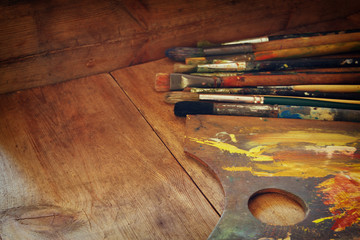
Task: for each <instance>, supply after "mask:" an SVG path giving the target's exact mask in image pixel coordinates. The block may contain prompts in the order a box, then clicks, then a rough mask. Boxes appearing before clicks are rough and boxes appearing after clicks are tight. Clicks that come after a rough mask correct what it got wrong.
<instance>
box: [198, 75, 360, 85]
mask: <svg viewBox="0 0 360 240" xmlns="http://www.w3.org/2000/svg"><path fill="white" fill-rule="evenodd" d="M221 80H222V81H221V84H220V85H217V86H215V85H214V86H213V87H251V86H281V85H283V86H286V85H287V86H289V85H303V84H351V83H352V84H356V83H359V80H360V73H324V74H322V73H319V74H316V73H296V74H278V75H271V74H244V75H243V76H229V77H222V78H221ZM197 87H201V86H197Z"/></svg>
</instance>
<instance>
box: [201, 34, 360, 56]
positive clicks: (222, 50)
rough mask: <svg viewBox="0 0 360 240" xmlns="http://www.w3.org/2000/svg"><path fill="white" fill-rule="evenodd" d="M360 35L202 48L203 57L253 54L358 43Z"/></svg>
mask: <svg viewBox="0 0 360 240" xmlns="http://www.w3.org/2000/svg"><path fill="white" fill-rule="evenodd" d="M359 40H360V33H359V32H355V33H348V34H332V35H324V36H313V37H299V38H291V39H280V40H276V41H268V42H260V43H253V44H252V43H240V44H232V45H225V46H219V47H210V48H204V49H203V53H204V55H205V56H215V55H226V54H234V53H253V52H260V51H269V50H279V49H288V48H299V47H309V46H315V45H323V44H334V43H340V42H350V41H359Z"/></svg>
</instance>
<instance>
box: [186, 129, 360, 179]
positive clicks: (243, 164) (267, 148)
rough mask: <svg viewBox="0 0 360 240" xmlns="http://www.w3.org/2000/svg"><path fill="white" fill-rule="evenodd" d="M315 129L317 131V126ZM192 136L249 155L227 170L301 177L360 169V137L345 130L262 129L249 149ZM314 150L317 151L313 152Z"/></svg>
mask: <svg viewBox="0 0 360 240" xmlns="http://www.w3.org/2000/svg"><path fill="white" fill-rule="evenodd" d="M314 130H315V132H316V129H314ZM229 135H230V134H229ZM232 135H233V134H232ZM234 137H235V135H234ZM188 138H189V140H190V141H194V142H197V143H200V144H205V145H208V146H212V147H215V148H218V149H219V150H221V151H226V152H229V153H231V154H243V155H245V156H247V157H249V159H243V160H242V161H239V162H238V163H236V164H235V165H234V166H223V167H222V169H223V170H225V171H230V172H244V171H247V172H251V173H252V174H253V175H256V176H266V177H273V176H281V177H301V178H310V177H326V176H328V175H332V174H337V173H338V172H340V171H345V172H346V171H349V170H350V169H351V171H352V172H353V173H355V174H358V173H360V163H359V162H354V161H353V160H354V159H353V156H354V154H355V152H356V151H357V149H356V148H355V147H354V146H355V145H354V143H356V142H357V141H358V138H357V137H354V136H349V135H345V134H340V133H328V132H316V133H314V134H309V132H307V131H289V132H285V133H258V134H255V135H252V136H250V135H249V138H250V139H251V141H249V142H248V143H247V146H248V148H250V149H249V150H245V149H240V148H238V147H237V146H235V145H233V144H229V143H224V142H221V141H212V140H209V139H200V138H192V137H188ZM284 146H286V147H284ZM299 146H300V148H299ZM301 149H303V151H302V150H301ZM274 150H276V151H275V152H276V154H274V156H272V155H266V154H264V153H267V154H273V151H274ZM294 151H295V152H296V153H298V154H296V153H295V152H294ZM311 152H313V153H314V152H315V154H312V155H311ZM309 154H310V155H309ZM319 154H321V155H319ZM318 155H319V156H318ZM321 156H322V157H321ZM274 157H276V159H274ZM328 159H331V161H328Z"/></svg>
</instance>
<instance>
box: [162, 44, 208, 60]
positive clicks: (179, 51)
mask: <svg viewBox="0 0 360 240" xmlns="http://www.w3.org/2000/svg"><path fill="white" fill-rule="evenodd" d="M165 55H166V56H167V57H168V58H170V59H172V60H174V61H178V62H185V59H186V58H189V57H203V56H204V51H203V49H202V48H191V47H176V48H169V49H167V50H166V51H165Z"/></svg>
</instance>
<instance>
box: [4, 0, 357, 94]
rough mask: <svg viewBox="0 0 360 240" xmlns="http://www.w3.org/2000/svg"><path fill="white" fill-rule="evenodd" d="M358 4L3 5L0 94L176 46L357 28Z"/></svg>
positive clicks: (133, 1)
mask: <svg viewBox="0 0 360 240" xmlns="http://www.w3.org/2000/svg"><path fill="white" fill-rule="evenodd" d="M359 11H360V2H359V1H353V0H345V1H344V0H332V1H326V0H319V1H315V2H314V1H310V0H307V1H302V0H295V1H284V0H273V1H267V0H255V1H234V0H226V1H221V2H219V1H216V0H199V1H181V0H176V1H172V2H171V4H170V3H169V2H168V1H161V0H148V1H140V0H124V1H113V0H105V1H96V0H86V1H70V0H56V1H45V2H44V1H15V2H13V1H2V2H1V3H0V12H1V13H2V14H1V16H0V93H5V92H11V91H16V90H19V89H26V88H30V87H34V86H42V85H47V84H51V83H56V82H61V81H65V80H71V79H74V78H79V77H84V76H90V75H94V74H96V73H103V72H109V71H112V70H115V69H118V68H122V67H127V66H129V65H133V64H138V63H143V62H148V61H151V60H156V59H160V58H162V57H164V50H165V49H167V48H169V47H173V46H179V45H181V46H191V45H195V43H196V41H198V40H209V41H213V42H225V41H232V40H237V39H242V38H250V37H257V36H262V35H268V34H275V33H284V32H286V33H291V32H304V31H309V30H310V31H328V30H341V29H345V28H346V29H351V28H360V14H359Z"/></svg>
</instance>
